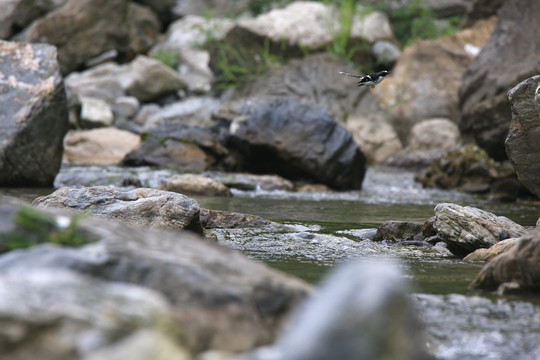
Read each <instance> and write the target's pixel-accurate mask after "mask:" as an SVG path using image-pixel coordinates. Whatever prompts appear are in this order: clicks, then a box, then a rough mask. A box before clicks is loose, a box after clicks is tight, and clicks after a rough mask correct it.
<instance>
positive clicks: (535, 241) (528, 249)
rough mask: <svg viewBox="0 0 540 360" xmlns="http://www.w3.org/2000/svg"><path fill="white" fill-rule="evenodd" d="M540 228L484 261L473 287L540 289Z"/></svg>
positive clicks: (520, 289)
mask: <svg viewBox="0 0 540 360" xmlns="http://www.w3.org/2000/svg"><path fill="white" fill-rule="evenodd" d="M539 249H540V229H539V228H535V229H534V230H532V231H530V232H528V233H527V234H525V235H523V236H521V238H520V240H519V241H518V242H517V243H516V244H515V245H514V246H513V247H512V248H511V249H510V250H508V251H506V252H503V253H502V254H500V255H499V256H497V257H495V258H493V259H492V260H491V261H490V262H488V263H487V264H486V265H485V266H484V267H483V268H482V270H480V273H479V274H478V275H477V277H476V279H474V281H473V282H472V284H471V286H472V287H473V288H480V289H485V290H495V289H497V288H499V290H500V291H501V292H502V291H504V290H513V291H534V292H538V291H539V290H540V251H539Z"/></svg>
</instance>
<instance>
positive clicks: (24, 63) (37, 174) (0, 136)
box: [0, 40, 68, 186]
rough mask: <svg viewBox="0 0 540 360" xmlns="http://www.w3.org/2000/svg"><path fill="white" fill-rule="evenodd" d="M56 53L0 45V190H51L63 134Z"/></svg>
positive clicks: (64, 119) (62, 102) (65, 116)
mask: <svg viewBox="0 0 540 360" xmlns="http://www.w3.org/2000/svg"><path fill="white" fill-rule="evenodd" d="M56 54H57V53H56V48H55V47H54V46H50V45H45V44H24V43H16V42H6V41H1V40H0V103H1V104H2V111H1V112H0V128H1V129H2V131H0V185H4V186H6V185H9V186H51V185H52V183H53V181H54V177H55V176H56V174H57V173H58V170H59V169H60V163H61V160H62V151H63V146H62V139H63V137H64V135H65V134H66V132H67V130H68V110H67V102H66V95H65V92H64V83H63V80H62V76H61V75H60V71H59V66H58V62H57V60H56Z"/></svg>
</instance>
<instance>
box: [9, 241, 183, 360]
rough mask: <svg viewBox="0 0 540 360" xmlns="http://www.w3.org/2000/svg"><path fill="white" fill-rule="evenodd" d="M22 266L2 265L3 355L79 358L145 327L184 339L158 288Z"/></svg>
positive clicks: (17, 357)
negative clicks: (177, 335) (175, 329)
mask: <svg viewBox="0 0 540 360" xmlns="http://www.w3.org/2000/svg"><path fill="white" fill-rule="evenodd" d="M50 250H52V249H50ZM45 252H46V251H45ZM5 260H7V257H6V256H4V257H2V259H1V260H0V263H2V264H5ZM0 266H2V265H0ZM20 270H21V269H20V268H17V267H13V268H11V267H9V266H7V267H6V266H2V274H1V275H0V298H1V299H2V301H0V321H1V322H2V329H1V330H0V343H1V344H2V347H1V348H0V357H2V358H3V359H32V358H35V357H36V356H39V358H40V359H50V360H52V359H80V358H82V356H83V355H90V354H92V353H93V352H94V351H97V350H99V349H101V348H103V347H107V346H109V345H112V344H115V343H117V342H119V341H121V340H123V339H124V338H126V337H128V336H129V335H130V334H131V333H133V332H136V331H137V330H140V329H149V330H150V329H151V330H153V331H155V332H156V333H161V334H169V336H171V335H172V336H171V337H172V340H173V341H178V340H179V338H175V335H174V331H171V330H173V329H174V328H173V326H172V321H171V318H172V316H173V312H172V311H171V309H170V306H169V304H168V302H167V300H166V299H165V297H164V296H163V295H161V294H159V293H157V292H156V291H152V290H150V289H145V288H143V287H141V286H138V285H135V284H121V283H115V282H109V281H106V280H104V279H96V278H95V277H91V276H86V275H82V274H77V273H75V272H71V271H68V270H66V269H53V268H49V269H44V268H39V269H38V268H33V269H26V270H24V271H20ZM37 354H39V355H37ZM75 354H79V356H75ZM102 359H103V358H102Z"/></svg>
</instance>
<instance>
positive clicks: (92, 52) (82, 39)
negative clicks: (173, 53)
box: [15, 0, 160, 74]
mask: <svg viewBox="0 0 540 360" xmlns="http://www.w3.org/2000/svg"><path fill="white" fill-rule="evenodd" d="M75 19H76V20H75ZM159 31H160V24H159V22H158V19H157V17H156V16H155V15H154V14H153V13H152V12H151V11H150V10H149V9H147V8H145V7H141V6H140V5H138V4H136V3H132V2H129V1H127V0H111V1H103V0H99V2H96V1H95V0H68V1H67V2H66V4H65V5H64V6H62V7H59V8H57V9H55V10H54V11H52V12H50V13H48V14H47V16H44V17H42V18H39V19H37V20H36V21H35V22H33V23H32V24H31V25H30V26H28V27H27V28H26V29H24V31H23V32H21V33H19V34H18V35H17V36H16V37H15V39H17V40H19V41H26V42H37V41H40V42H47V43H49V44H51V45H55V46H56V47H57V48H58V61H59V63H60V68H61V71H62V73H63V74H67V73H69V72H71V71H73V70H75V69H77V68H79V67H80V66H82V65H83V64H84V63H85V61H86V60H87V59H90V58H92V57H95V56H98V55H100V54H102V53H104V52H106V51H108V50H112V49H116V50H117V51H118V53H119V54H126V55H132V54H133V53H135V54H137V53H141V52H144V51H146V50H148V49H149V48H150V47H151V46H152V45H153V44H154V43H155V42H156V39H157V36H158V34H159Z"/></svg>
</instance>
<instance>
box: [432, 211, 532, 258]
mask: <svg viewBox="0 0 540 360" xmlns="http://www.w3.org/2000/svg"><path fill="white" fill-rule="evenodd" d="M434 227H435V229H436V230H437V236H438V237H439V239H440V240H441V241H444V242H445V243H446V245H447V247H448V250H450V251H451V252H452V253H453V254H454V255H457V256H460V257H464V256H466V255H467V254H469V253H471V252H473V251H475V250H476V249H479V248H489V247H491V246H492V245H495V243H497V242H499V241H501V240H504V239H508V238H514V237H519V236H521V235H522V234H524V233H525V232H526V229H525V228H524V227H523V226H521V225H519V224H516V223H515V222H513V221H512V220H510V219H508V218H506V217H504V216H497V215H495V214H492V213H490V212H487V211H484V210H480V209H477V208H474V207H470V206H460V205H456V204H448V203H442V204H438V205H437V206H436V207H435V223H434Z"/></svg>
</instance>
